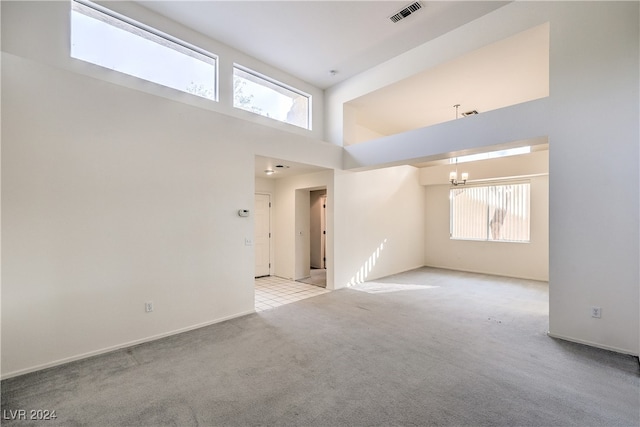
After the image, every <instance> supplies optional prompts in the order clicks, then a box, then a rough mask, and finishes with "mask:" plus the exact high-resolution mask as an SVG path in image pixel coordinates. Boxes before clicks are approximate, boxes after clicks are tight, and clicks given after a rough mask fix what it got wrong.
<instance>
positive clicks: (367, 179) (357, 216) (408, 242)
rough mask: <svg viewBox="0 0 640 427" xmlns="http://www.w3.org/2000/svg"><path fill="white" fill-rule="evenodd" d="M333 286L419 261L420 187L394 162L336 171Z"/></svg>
mask: <svg viewBox="0 0 640 427" xmlns="http://www.w3.org/2000/svg"><path fill="white" fill-rule="evenodd" d="M335 192H336V194H335V207H334V209H335V212H334V215H335V218H336V220H335V224H334V231H335V247H334V257H335V259H336V260H340V263H337V262H336V270H335V284H336V288H339V287H345V286H349V285H351V284H354V283H359V282H362V281H364V280H365V279H369V280H370V279H375V278H379V277H383V276H387V275H390V274H394V273H398V272H401V271H406V270H410V269H413V268H417V267H421V266H422V265H424V237H423V236H424V189H423V187H422V186H421V185H420V183H419V170H418V169H417V168H414V167H412V166H399V167H393V168H386V169H377V170H371V171H365V172H343V171H340V172H336V177H335Z"/></svg>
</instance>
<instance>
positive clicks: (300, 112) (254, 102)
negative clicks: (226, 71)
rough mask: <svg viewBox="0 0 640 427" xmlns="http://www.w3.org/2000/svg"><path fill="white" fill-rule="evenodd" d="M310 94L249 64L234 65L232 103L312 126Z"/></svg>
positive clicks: (309, 127)
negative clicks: (269, 76)
mask: <svg viewBox="0 0 640 427" xmlns="http://www.w3.org/2000/svg"><path fill="white" fill-rule="evenodd" d="M310 100H311V96H310V95H307V94H306V93H303V92H301V91H299V90H297V89H294V88H291V87H289V86H286V85H285V84H283V83H280V82H277V81H275V80H271V79H268V78H266V77H264V76H261V75H260V74H258V73H256V72H254V71H250V70H248V69H246V68H242V67H239V66H237V65H236V66H235V67H234V68H233V106H234V107H236V108H241V109H243V110H247V111H251V112H253V113H256V114H260V115H262V116H266V117H270V118H272V119H275V120H279V121H281V122H285V123H289V124H292V125H295V126H299V127H301V128H305V129H311V103H310Z"/></svg>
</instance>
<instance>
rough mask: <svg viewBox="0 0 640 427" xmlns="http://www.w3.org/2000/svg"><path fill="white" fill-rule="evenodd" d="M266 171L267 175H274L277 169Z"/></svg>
mask: <svg viewBox="0 0 640 427" xmlns="http://www.w3.org/2000/svg"><path fill="white" fill-rule="evenodd" d="M264 173H266V174H267V175H273V174H274V173H276V171H274V170H273V169H265V170H264Z"/></svg>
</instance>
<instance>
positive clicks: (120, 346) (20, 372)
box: [0, 308, 256, 380]
mask: <svg viewBox="0 0 640 427" xmlns="http://www.w3.org/2000/svg"><path fill="white" fill-rule="evenodd" d="M255 312H256V311H255V308H254V309H252V310H248V311H244V312H241V313H237V314H232V315H230V316H226V317H222V318H220V319H216V320H212V321H209V322H204V323H199V324H197V325H192V326H187V327H185V328H180V329H176V330H174V331H170V332H165V333H162V334H158V335H152V336H150V337H147V338H141V339H138V340H133V341H129V342H126V343H123V344H117V345H114V346H110V347H105V348H102V349H100V350H94V351H89V352H87V353H82V354H78V355H76V356H71V357H65V358H64V359H58V360H55V361H53V362H48V363H43V364H42V365H36V366H33V367H31V368H25V369H20V370H18V371H13V372H9V373H7V374H4V375H2V377H0V379H2V380H6V379H8V378H12V377H17V376H19V375H24V374H28V373H31V372H36V371H41V370H43V369H47V368H53V367H55V366H60V365H64V364H67V363H70V362H75V361H77V360H82V359H87V358H89V357H93V356H99V355H101V354H106V353H110V352H112V351H116V350H122V349H123V348H127V347H133V346H136V345H138V344H144V343H146V342H151V341H156V340H159V339H162V338H166V337H169V336H172V335H178V334H181V333H183V332H189V331H192V330H195V329H200V328H204V327H206V326H210V325H214V324H216V323H220V322H224V321H226V320H230V319H235V318H236V317H242V316H246V315H248V314H253V313H255Z"/></svg>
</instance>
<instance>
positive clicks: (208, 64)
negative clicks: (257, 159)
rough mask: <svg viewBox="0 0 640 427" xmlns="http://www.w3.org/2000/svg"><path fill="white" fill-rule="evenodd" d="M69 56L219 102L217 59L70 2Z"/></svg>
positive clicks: (87, 5) (89, 5) (99, 10)
mask: <svg viewBox="0 0 640 427" xmlns="http://www.w3.org/2000/svg"><path fill="white" fill-rule="evenodd" d="M71 4H72V10H71V56H72V57H73V58H76V59H81V60H83V61H86V62H90V63H92V64H96V65H100V66H102V67H105V68H109V69H111V70H115V71H118V72H120V73H124V74H128V75H131V76H134V77H138V78H140V79H143V80H147V81H150V82H153V83H157V84H160V85H163V86H167V87H170V88H173V89H177V90H179V91H182V92H187V93H191V94H193V95H197V96H200V97H203V98H207V99H211V100H214V101H215V100H217V88H216V82H217V77H216V72H217V57H216V56H215V55H212V54H210V53H207V52H205V51H203V50H200V49H198V48H196V47H194V46H190V45H188V44H187V43H185V42H181V41H179V40H177V39H174V38H172V37H170V36H167V35H164V34H161V33H160V32H158V31H155V30H152V29H150V28H148V27H146V26H144V25H142V24H140V23H137V22H135V21H133V20H129V19H127V18H123V17H121V16H119V15H117V14H115V13H114V12H111V11H109V10H107V9H105V8H103V7H101V6H98V5H96V4H93V3H90V2H87V1H84V0H83V1H82V2H81V1H79V0H73V1H72V2H71Z"/></svg>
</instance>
